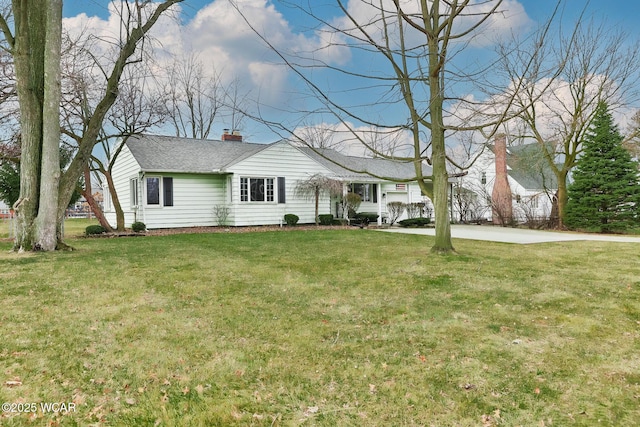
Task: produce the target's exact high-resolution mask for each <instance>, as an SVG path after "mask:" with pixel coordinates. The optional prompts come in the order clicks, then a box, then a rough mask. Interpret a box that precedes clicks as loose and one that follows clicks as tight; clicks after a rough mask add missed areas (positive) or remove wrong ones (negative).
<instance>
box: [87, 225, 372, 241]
mask: <svg viewBox="0 0 640 427" xmlns="http://www.w3.org/2000/svg"><path fill="white" fill-rule="evenodd" d="M354 228H356V227H352V226H351V227H350V226H348V225H321V226H315V225H312V224H309V225H306V224H305V225H296V226H293V227H291V226H282V227H280V226H277V225H262V226H254V227H184V228H159V229H153V230H147V231H145V232H142V233H134V232H132V231H125V232H113V233H104V234H94V235H91V236H78V237H88V238H93V237H98V238H113V237H140V236H170V235H173V234H204V233H261V232H267V231H282V232H285V231H310V230H351V229H354ZM369 228H373V227H371V226H370V227H369Z"/></svg>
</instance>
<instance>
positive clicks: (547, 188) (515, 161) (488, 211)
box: [453, 143, 557, 222]
mask: <svg viewBox="0 0 640 427" xmlns="http://www.w3.org/2000/svg"><path fill="white" fill-rule="evenodd" d="M496 146H498V144H487V145H486V146H485V149H484V151H483V153H482V154H481V155H480V156H479V157H478V159H477V160H476V162H475V163H474V164H473V166H472V167H471V168H469V170H468V173H467V174H466V175H465V176H463V177H461V178H460V180H459V182H458V185H456V186H455V187H454V203H453V205H454V209H455V211H456V212H455V215H456V217H457V218H459V217H460V210H461V204H460V203H457V202H456V198H457V197H461V198H463V199H466V200H465V202H467V203H469V204H470V206H466V208H467V209H468V211H467V212H465V215H463V216H466V218H465V220H469V221H474V220H478V219H485V220H492V219H494V218H493V217H494V216H496V214H497V213H496V212H495V205H496V202H495V200H494V199H493V193H494V184H495V182H496V157H497V156H496ZM505 157H506V169H507V179H508V183H509V188H510V191H511V199H512V207H513V218H514V219H515V220H516V221H518V222H526V221H531V220H541V219H548V218H549V216H550V215H551V210H552V204H553V202H552V201H553V197H554V195H555V193H556V191H557V181H556V177H555V175H554V173H553V172H552V171H551V169H550V168H549V166H548V164H547V163H546V160H545V159H544V158H543V157H542V151H541V149H540V146H539V144H538V143H533V144H526V145H519V146H510V147H506V156H505ZM460 193H462V195H461V196H458V194H460ZM464 208H465V207H462V209H464Z"/></svg>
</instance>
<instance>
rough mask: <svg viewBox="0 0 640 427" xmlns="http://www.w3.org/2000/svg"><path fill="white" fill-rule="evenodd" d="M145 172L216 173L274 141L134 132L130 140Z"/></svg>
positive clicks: (135, 156)
mask: <svg viewBox="0 0 640 427" xmlns="http://www.w3.org/2000/svg"><path fill="white" fill-rule="evenodd" d="M126 145H127V147H129V150H130V151H131V154H133V157H134V158H135V159H136V161H137V162H138V164H140V167H141V168H142V170H143V171H145V172H173V173H216V172H220V171H222V170H224V169H225V168H227V167H229V166H231V165H233V164H235V163H237V162H239V161H241V160H244V159H246V158H247V157H250V156H252V155H254V154H256V153H258V152H260V151H262V150H264V149H265V148H267V147H269V146H270V144H252V143H247V142H236V141H216V140H203V139H191V138H182V137H175V136H156V135H133V136H131V137H129V138H128V140H127V142H126Z"/></svg>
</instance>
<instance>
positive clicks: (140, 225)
mask: <svg viewBox="0 0 640 427" xmlns="http://www.w3.org/2000/svg"><path fill="white" fill-rule="evenodd" d="M131 229H132V230H133V231H135V232H136V233H140V232H143V231H145V230H146V229H147V226H146V225H144V222H140V221H136V222H134V223H133V224H131Z"/></svg>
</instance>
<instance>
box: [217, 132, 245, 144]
mask: <svg viewBox="0 0 640 427" xmlns="http://www.w3.org/2000/svg"><path fill="white" fill-rule="evenodd" d="M221 139H222V140H223V141H236V142H242V135H240V132H238V131H237V130H234V131H232V132H231V133H229V129H225V130H224V133H223V134H222V138H221Z"/></svg>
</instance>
